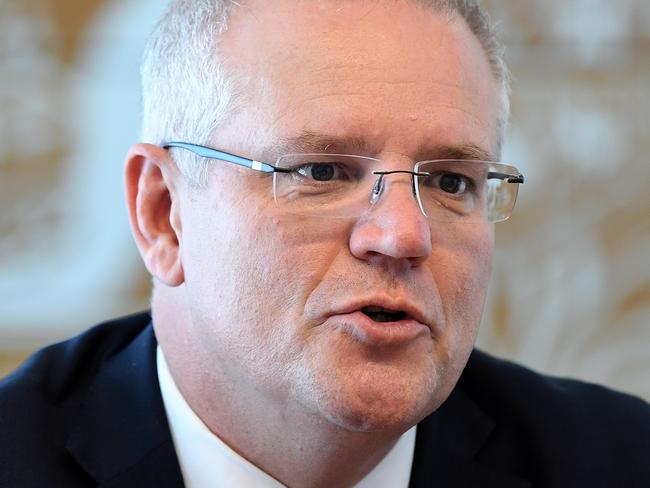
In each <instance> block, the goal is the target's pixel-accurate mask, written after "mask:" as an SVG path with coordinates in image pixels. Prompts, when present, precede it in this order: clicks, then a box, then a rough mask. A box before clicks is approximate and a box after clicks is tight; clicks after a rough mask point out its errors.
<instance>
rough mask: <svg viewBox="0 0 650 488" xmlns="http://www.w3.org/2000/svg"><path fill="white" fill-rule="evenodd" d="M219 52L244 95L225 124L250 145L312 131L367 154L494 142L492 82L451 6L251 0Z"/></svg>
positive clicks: (238, 11)
mask: <svg viewBox="0 0 650 488" xmlns="http://www.w3.org/2000/svg"><path fill="white" fill-rule="evenodd" d="M221 49H222V53H223V55H224V56H225V58H226V62H227V63H228V64H229V65H230V66H232V67H233V68H234V70H235V72H236V73H237V74H238V75H239V79H242V80H245V84H246V86H247V90H248V93H249V95H250V97H251V99H250V100H249V101H250V103H249V105H248V106H247V107H246V109H245V110H243V111H242V113H240V114H239V115H238V116H237V117H236V118H237V119H239V120H236V121H233V123H232V124H230V125H231V127H233V128H234V129H236V131H237V132H238V133H241V129H242V128H243V127H241V126H246V128H247V129H248V131H249V133H250V134H254V139H255V140H256V141H257V142H258V143H265V142H266V143H268V144H272V143H273V141H275V140H278V139H281V138H287V137H291V136H292V135H297V134H299V133H304V132H309V133H315V134H327V136H328V137H329V136H331V137H333V138H334V139H336V137H339V136H340V137H341V139H345V140H349V139H351V138H356V139H362V140H364V143H365V144H366V145H368V147H369V148H373V151H375V152H380V151H392V150H395V151H400V152H413V151H416V150H417V148H418V147H420V146H421V145H422V144H425V143H426V145H428V146H431V145H435V144H436V141H439V142H440V143H441V144H446V145H449V144H452V143H458V144H465V145H468V144H472V145H475V146H477V147H482V148H484V149H485V150H486V151H488V152H489V151H492V150H493V149H494V144H495V139H496V138H495V134H496V118H497V114H498V111H497V108H498V87H497V83H496V81H495V80H494V77H493V75H492V73H491V70H490V66H489V64H488V62H487V59H486V56H485V54H484V51H483V49H482V47H481V45H480V43H479V41H478V40H477V39H476V37H475V36H474V35H473V34H472V33H471V31H470V30H469V28H468V27H467V26H466V24H465V22H464V21H463V20H462V19H461V18H460V17H458V16H457V15H455V14H454V15H449V14H443V13H437V12H434V11H432V10H430V9H425V8H423V7H421V6H419V5H417V4H416V3H415V2H409V1H398V0H396V1H390V0H376V1H367V0H366V1H364V0H350V1H341V0H312V1H296V0H274V1H273V2H268V1H265V0H250V1H247V2H246V3H244V4H243V6H242V7H238V8H236V9H235V11H234V12H233V16H232V20H231V24H230V28H229V30H228V32H227V33H226V34H225V35H224V38H223V40H222V44H221ZM249 139H250V137H249ZM432 139H433V140H432Z"/></svg>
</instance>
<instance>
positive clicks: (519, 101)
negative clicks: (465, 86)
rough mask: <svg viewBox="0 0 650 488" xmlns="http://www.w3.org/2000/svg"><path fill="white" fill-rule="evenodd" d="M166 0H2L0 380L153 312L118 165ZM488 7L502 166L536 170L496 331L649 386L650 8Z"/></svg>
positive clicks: (499, 345)
mask: <svg viewBox="0 0 650 488" xmlns="http://www.w3.org/2000/svg"><path fill="white" fill-rule="evenodd" d="M161 3H162V2H157V1H153V0H150V1H144V0H137V1H136V0H132V1H131V2H129V1H122V2H116V1H115V2H109V1H99V0H94V1H88V2H77V1H73V0H57V1H54V0H30V1H28V2H25V1H22V0H20V1H19V0H5V3H4V4H3V5H2V7H0V8H2V9H3V12H2V16H1V17H0V45H2V46H3V49H1V50H0V66H2V73H3V75H2V82H1V83H2V84H1V85H0V90H1V92H0V96H1V98H0V100H1V103H2V111H1V112H0V123H1V124H2V128H1V130H0V175H1V176H0V208H2V213H0V293H1V294H2V296H3V298H4V299H3V301H2V304H0V350H2V351H4V352H0V358H1V359H0V374H2V373H3V369H2V368H7V367H8V366H6V365H7V364H14V363H15V361H16V358H17V357H19V356H20V355H21V351H27V350H31V349H33V348H35V347H37V346H39V345H41V344H44V343H47V342H50V341H52V340H56V339H59V338H63V337H66V336H68V335H69V334H72V333H75V332H76V331H80V330H82V329H83V328H85V327H86V326H88V325H89V324H90V323H92V322H94V321H97V320H101V319H103V318H107V317H110V316H114V315H119V314H121V313H124V312H129V311H133V310H137V309H139V308H142V307H146V303H147V295H148V289H149V287H148V278H147V276H146V274H145V273H144V270H143V268H142V265H141V264H140V262H139V259H138V257H137V254H136V252H135V249H134V247H133V245H132V244H131V241H130V237H129V233H128V228H127V225H126V217H125V213H124V208H123V204H122V197H121V194H120V193H121V189H120V178H121V175H120V171H121V164H122V158H123V154H124V152H125V150H126V148H127V147H128V145H129V144H130V143H132V142H133V141H135V140H136V139H137V131H138V120H137V115H138V107H137V104H138V93H137V88H138V87H137V60H138V56H139V50H140V49H141V45H142V42H143V39H144V33H145V32H146V31H147V30H149V28H150V25H151V22H152V19H153V16H155V15H156V12H157V11H159V10H160V8H161V6H160V4H161ZM485 3H486V5H487V6H488V7H489V10H490V11H491V12H492V14H493V16H494V17H495V18H496V19H498V20H499V21H500V22H501V29H502V31H503V33H504V34H503V37H504V40H505V41H506V43H507V45H508V57H509V60H510V64H511V67H512V69H513V74H514V92H513V117H512V124H511V128H510V131H509V137H508V141H507V144H506V148H505V152H504V156H503V159H504V160H507V161H508V162H512V163H514V164H515V165H517V166H518V167H520V168H521V169H522V170H523V171H524V172H525V174H526V177H527V181H526V184H525V185H524V186H523V188H522V191H521V194H520V200H519V202H518V208H517V209H516V214H515V216H514V217H513V219H512V220H511V221H510V222H507V223H505V224H501V225H499V228H498V233H497V235H498V237H497V245H498V253H497V256H496V261H495V269H494V278H493V280H492V286H491V289H490V298H489V303H488V305H487V309H486V316H485V320H484V324H483V328H482V331H481V334H480V338H479V343H480V344H481V346H482V347H484V348H486V349H488V350H490V351H492V352H495V353H497V354H499V355H502V356H506V357H511V358H514V359H516V360H517V361H520V362H522V363H525V364H528V365H530V366H533V367H535V368H537V369H540V370H542V371H546V372H549V373H553V374H559V375H565V376H566V375H570V376H578V377H580V378H584V379H588V380H594V381H598V382H603V383H606V384H608V385H611V386H614V387H616V388H621V389H624V390H626V391H630V392H634V393H636V394H639V395H642V396H644V397H645V398H649V399H650V382H649V381H648V380H647V378H648V377H650V354H649V349H650V347H649V346H650V256H649V254H650V191H648V187H650V164H649V162H648V158H647V155H648V154H650V142H649V141H650V138H649V137H648V136H647V133H648V129H649V127H650V120H649V118H650V95H649V93H648V91H649V87H650V3H648V2H645V1H644V0H621V1H618V2H611V1H609V0H568V1H567V0H548V1H546V0H545V1H544V2H540V1H536V0H517V1H516V2H515V1H512V0H490V1H486V2H485ZM16 351H18V352H16ZM4 371H6V369H4Z"/></svg>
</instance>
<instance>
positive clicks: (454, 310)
mask: <svg viewBox="0 0 650 488" xmlns="http://www.w3.org/2000/svg"><path fill="white" fill-rule="evenodd" d="M493 229H494V227H493V225H492V224H485V225H472V226H468V225H464V226H463V225H461V226H460V228H459V229H455V232H452V233H449V234H448V235H454V236H455V238H453V240H452V239H449V240H448V241H445V243H444V244H443V245H441V246H439V247H436V248H435V250H434V256H433V266H434V268H435V269H434V271H433V273H434V276H436V275H437V276H436V282H437V283H438V287H439V290H440V294H441V297H442V303H443V308H444V311H445V316H446V319H447V330H448V331H449V333H450V334H454V335H456V336H457V340H459V341H462V342H469V341H471V343H472V344H473V341H474V338H475V336H476V333H477V331H478V326H479V323H480V320H481V315H482V312H483V306H484V304H485V297H486V292H487V285H488V281H489V277H490V272H491V269H492V252H493V249H494V231H493Z"/></svg>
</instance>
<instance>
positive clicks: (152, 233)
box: [124, 144, 184, 286]
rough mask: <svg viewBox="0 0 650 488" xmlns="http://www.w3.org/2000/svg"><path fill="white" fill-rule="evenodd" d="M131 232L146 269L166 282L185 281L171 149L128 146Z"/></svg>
mask: <svg viewBox="0 0 650 488" xmlns="http://www.w3.org/2000/svg"><path fill="white" fill-rule="evenodd" d="M124 166H125V167H124V185H125V190H126V203H127V208H128V210H129V220H130V222H131V232H132V233H133V237H134V238H135V242H136V244H137V246H138V249H139V250H140V255H141V256H142V259H143V261H144V264H145V266H146V267H147V270H149V273H151V275H152V276H154V277H155V278H157V279H158V280H159V281H161V282H162V283H164V284H166V285H167V286H179V285H181V284H182V283H183V281H184V274H183V264H182V262H181V252H180V250H181V243H182V228H181V219H180V195H179V191H178V190H179V186H180V184H181V179H182V175H181V174H180V172H179V171H178V168H177V167H176V164H175V163H174V161H173V160H172V159H171V157H170V156H169V154H168V152H167V151H166V150H164V149H163V148H161V147H158V146H154V145H152V144H136V145H135V146H133V147H131V149H129V152H128V154H127V156H126V161H125V165H124Z"/></svg>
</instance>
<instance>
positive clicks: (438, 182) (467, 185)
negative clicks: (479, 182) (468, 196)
mask: <svg viewBox="0 0 650 488" xmlns="http://www.w3.org/2000/svg"><path fill="white" fill-rule="evenodd" d="M423 183H424V186H425V187H427V188H431V189H433V190H442V191H443V192H445V193H449V194H453V195H463V194H465V193H467V192H468V191H470V190H472V189H473V186H472V181H471V180H470V179H469V178H468V177H467V176H463V175H461V174H458V173H448V172H439V173H434V174H431V175H429V176H428V177H426V178H425V179H424V181H423Z"/></svg>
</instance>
